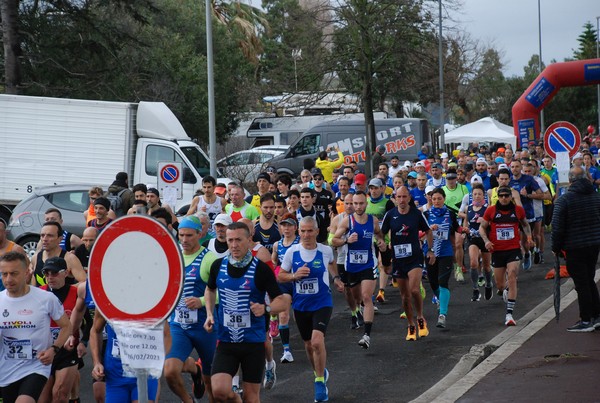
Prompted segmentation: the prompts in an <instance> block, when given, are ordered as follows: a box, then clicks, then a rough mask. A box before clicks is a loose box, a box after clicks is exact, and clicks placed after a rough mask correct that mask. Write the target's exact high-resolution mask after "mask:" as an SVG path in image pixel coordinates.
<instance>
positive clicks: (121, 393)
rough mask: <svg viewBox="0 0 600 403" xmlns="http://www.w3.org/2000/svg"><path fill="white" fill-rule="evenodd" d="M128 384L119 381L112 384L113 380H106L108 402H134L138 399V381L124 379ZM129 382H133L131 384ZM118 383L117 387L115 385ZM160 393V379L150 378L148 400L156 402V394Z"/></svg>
mask: <svg viewBox="0 0 600 403" xmlns="http://www.w3.org/2000/svg"><path fill="white" fill-rule="evenodd" d="M122 379H126V380H127V381H126V382H123V381H121V380H119V381H118V382H111V379H110V378H108V379H107V380H106V398H105V400H106V401H107V402H133V401H134V400H139V399H138V389H137V379H136V378H122ZM129 380H131V381H130V382H129ZM115 383H117V385H115ZM157 391H158V379H155V378H150V377H148V400H156V392H157Z"/></svg>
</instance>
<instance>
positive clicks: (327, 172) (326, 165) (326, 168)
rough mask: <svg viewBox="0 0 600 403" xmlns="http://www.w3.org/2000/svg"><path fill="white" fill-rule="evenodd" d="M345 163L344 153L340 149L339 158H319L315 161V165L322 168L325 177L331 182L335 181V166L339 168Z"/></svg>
mask: <svg viewBox="0 0 600 403" xmlns="http://www.w3.org/2000/svg"><path fill="white" fill-rule="evenodd" d="M343 164H344V154H342V152H341V151H338V158H337V159H336V160H334V161H329V160H328V159H325V160H322V159H320V158H317V161H316V162H315V166H316V167H317V168H319V169H320V170H321V173H322V174H323V179H325V181H326V182H327V183H331V182H332V181H333V170H334V169H335V168H339V167H341V166H342V165H343Z"/></svg>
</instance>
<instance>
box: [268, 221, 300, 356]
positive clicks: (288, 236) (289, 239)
mask: <svg viewBox="0 0 600 403" xmlns="http://www.w3.org/2000/svg"><path fill="white" fill-rule="evenodd" d="M279 228H281V233H282V235H283V238H282V239H281V240H279V241H277V242H276V243H275V245H274V246H273V254H272V255H271V259H272V260H273V264H274V265H275V274H276V275H278V274H279V271H280V270H281V263H282V262H283V257H284V256H285V253H286V252H287V251H288V249H289V248H290V247H291V246H292V245H296V244H297V243H298V242H300V237H299V236H298V235H297V234H296V232H297V229H298V221H296V215H295V214H292V213H287V214H286V215H284V216H283V217H282V219H281V221H280V222H279ZM279 289H280V290H281V292H282V293H283V297H284V298H286V299H287V300H288V304H291V302H292V295H293V293H294V292H293V287H292V284H291V283H279ZM289 323H290V310H289V309H286V310H285V311H283V312H280V313H279V334H280V335H281V344H282V346H283V355H282V356H281V359H280V360H279V361H280V362H281V363H284V364H287V363H290V362H293V361H294V356H293V355H292V351H291V350H290V326H289Z"/></svg>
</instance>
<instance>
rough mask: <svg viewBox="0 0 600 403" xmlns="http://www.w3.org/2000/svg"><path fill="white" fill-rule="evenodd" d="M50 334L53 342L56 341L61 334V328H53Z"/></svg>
mask: <svg viewBox="0 0 600 403" xmlns="http://www.w3.org/2000/svg"><path fill="white" fill-rule="evenodd" d="M50 332H51V333H52V341H56V339H57V338H58V334H59V333H60V327H51V328H50Z"/></svg>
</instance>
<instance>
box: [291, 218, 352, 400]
mask: <svg viewBox="0 0 600 403" xmlns="http://www.w3.org/2000/svg"><path fill="white" fill-rule="evenodd" d="M318 233H319V225H318V223H317V220H316V219H315V218H313V217H304V218H302V219H301V220H300V244H298V245H294V246H292V247H290V249H289V250H288V251H287V252H286V254H285V256H284V258H283V264H282V265H281V269H282V270H281V271H280V272H279V279H280V280H281V281H283V282H290V281H292V282H294V297H293V300H292V301H293V302H292V307H293V308H294V318H295V320H296V324H297V325H298V331H299V332H300V336H301V337H302V340H304V348H305V350H306V354H307V355H308V358H309V360H310V363H311V366H312V369H313V372H314V375H315V383H314V390H315V402H325V401H327V400H329V392H328V389H327V379H328V378H329V373H328V371H327V369H326V356H327V353H326V351H325V333H326V332H327V325H328V324H329V319H330V318H331V313H332V311H333V300H332V298H331V290H330V288H329V275H328V274H327V271H328V270H329V273H331V275H332V276H333V281H334V284H335V286H336V288H337V289H338V291H339V292H342V291H343V290H344V285H343V284H342V282H341V280H340V276H339V275H338V273H337V267H336V266H335V260H334V258H333V251H332V250H331V248H330V247H329V246H325V245H322V244H319V243H317V235H318Z"/></svg>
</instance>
